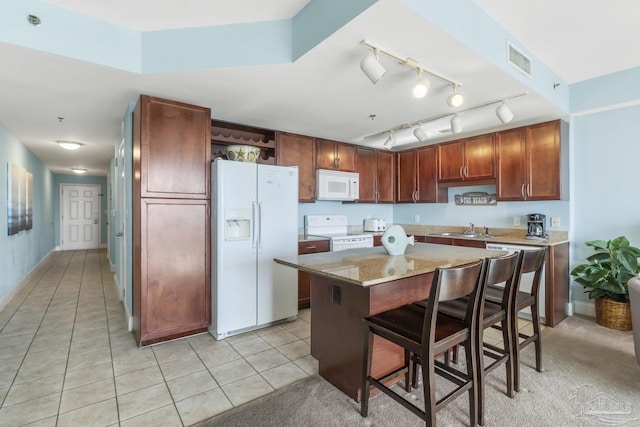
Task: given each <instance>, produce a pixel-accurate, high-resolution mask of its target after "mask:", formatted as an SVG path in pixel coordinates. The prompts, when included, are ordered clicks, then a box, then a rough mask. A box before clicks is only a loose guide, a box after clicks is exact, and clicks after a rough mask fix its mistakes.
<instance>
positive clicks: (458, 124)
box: [451, 113, 462, 133]
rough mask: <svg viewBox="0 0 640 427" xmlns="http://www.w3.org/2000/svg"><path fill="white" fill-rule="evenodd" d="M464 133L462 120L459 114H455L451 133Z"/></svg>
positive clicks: (452, 118)
mask: <svg viewBox="0 0 640 427" xmlns="http://www.w3.org/2000/svg"><path fill="white" fill-rule="evenodd" d="M460 132H462V120H461V119H460V116H459V115H458V113H456V114H454V115H453V117H451V133H460Z"/></svg>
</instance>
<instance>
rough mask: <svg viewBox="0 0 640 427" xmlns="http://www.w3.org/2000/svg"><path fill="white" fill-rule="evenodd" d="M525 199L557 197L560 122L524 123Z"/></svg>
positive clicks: (553, 198) (551, 198)
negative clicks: (525, 150)
mask: <svg viewBox="0 0 640 427" xmlns="http://www.w3.org/2000/svg"><path fill="white" fill-rule="evenodd" d="M526 141H527V144H526V147H527V157H526V158H527V166H528V176H527V184H528V186H527V200H559V199H560V198H561V193H560V188H561V184H562V183H561V177H560V121H554V122H547V123H541V124H539V125H533V126H527V135H526Z"/></svg>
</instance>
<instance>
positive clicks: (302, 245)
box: [298, 240, 330, 310]
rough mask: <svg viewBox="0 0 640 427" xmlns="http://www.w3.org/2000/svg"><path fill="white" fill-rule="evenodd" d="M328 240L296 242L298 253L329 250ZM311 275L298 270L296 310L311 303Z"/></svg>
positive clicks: (307, 306)
mask: <svg viewBox="0 0 640 427" xmlns="http://www.w3.org/2000/svg"><path fill="white" fill-rule="evenodd" d="M329 249H330V242H329V240H309V241H304V242H298V255H304V254H314V253H318V252H329ZM310 281H311V277H310V276H309V273H307V272H306V271H300V270H298V310H302V309H304V308H309V306H310V305H311V289H310Z"/></svg>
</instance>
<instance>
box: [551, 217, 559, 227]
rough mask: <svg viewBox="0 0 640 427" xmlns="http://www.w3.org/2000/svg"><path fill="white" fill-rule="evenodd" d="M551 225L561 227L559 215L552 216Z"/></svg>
mask: <svg viewBox="0 0 640 427" xmlns="http://www.w3.org/2000/svg"><path fill="white" fill-rule="evenodd" d="M551 226H552V227H560V218H559V217H557V216H552V217H551Z"/></svg>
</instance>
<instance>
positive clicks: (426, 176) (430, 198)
mask: <svg viewBox="0 0 640 427" xmlns="http://www.w3.org/2000/svg"><path fill="white" fill-rule="evenodd" d="M437 156H438V155H437V147H436V146H434V145H429V146H426V147H421V148H416V149H413V150H407V151H401V152H399V153H397V159H398V179H397V187H398V196H397V200H398V202H399V203H419V202H420V203H429V202H446V201H447V189H446V188H444V187H442V188H441V187H439V186H438V182H437V165H438V162H437Z"/></svg>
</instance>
